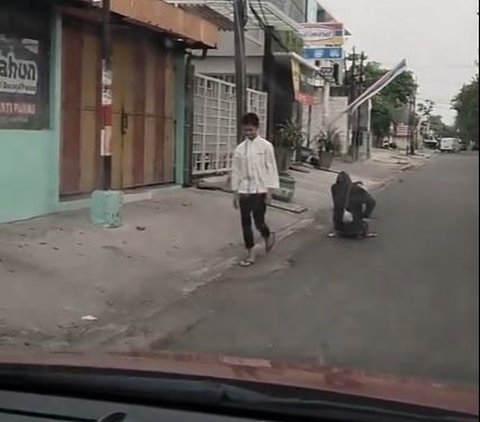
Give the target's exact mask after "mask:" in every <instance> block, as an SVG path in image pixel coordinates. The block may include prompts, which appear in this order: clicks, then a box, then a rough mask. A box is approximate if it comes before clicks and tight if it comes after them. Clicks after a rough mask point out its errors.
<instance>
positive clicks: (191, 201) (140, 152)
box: [0, 0, 479, 419]
mask: <svg viewBox="0 0 480 422" xmlns="http://www.w3.org/2000/svg"><path fill="white" fill-rule="evenodd" d="M477 56H478V4H477V1H474V0H462V1H460V2H459V1H454V0H436V1H435V2H434V1H433V0H430V1H414V0H404V1H398V0H215V1H211V0H208V1H204V0H155V1H152V0H136V1H125V0H15V1H14V0H1V1H0V365H1V364H2V362H6V361H7V360H8V362H10V363H11V362H12V360H11V359H12V356H14V357H17V358H18V359H19V360H21V361H23V362H26V361H25V359H26V360H27V361H28V365H35V363H37V364H38V365H42V362H43V364H45V362H47V361H48V362H50V364H51V365H53V366H55V364H54V362H53V361H52V360H51V359H52V356H53V357H55V356H56V357H59V356H60V354H59V353H60V352H63V353H66V354H67V356H70V362H69V365H71V364H73V363H72V362H71V361H75V359H78V362H80V361H81V358H80V356H83V355H85V354H86V355H88V356H90V355H92V354H94V355H97V354H98V355H99V354H102V355H105V354H107V355H108V356H111V358H109V359H104V360H102V361H101V362H102V366H104V367H105V366H107V367H108V366H109V365H111V366H115V365H116V363H115V362H116V359H117V358H118V354H119V353H122V354H128V355H130V356H132V361H131V362H132V366H134V367H135V365H140V363H138V362H139V361H141V360H142V359H143V358H145V357H146V356H152V355H153V356H162V357H161V359H162V362H164V361H163V359H167V358H166V357H165V356H169V358H168V359H170V361H171V362H172V368H173V367H174V368H175V371H176V372H181V370H180V368H179V367H178V365H177V364H178V361H179V359H180V358H179V357H180V356H181V359H184V361H185V362H188V365H190V364H193V362H197V363H198V362H201V361H205V360H206V361H208V362H209V363H208V364H205V365H207V367H208V368H209V369H208V371H207V372H205V371H203V370H202V371H201V374H200V373H197V369H198V368H197V367H196V369H195V371H194V370H193V367H190V366H188V365H187V364H186V365H187V366H186V367H188V368H190V369H191V371H193V372H195V374H196V375H198V376H202V377H209V376H211V377H214V378H215V377H219V378H222V377H223V378H224V377H227V378H229V379H235V380H237V381H240V380H245V379H248V381H249V382H250V381H252V377H253V375H252V373H251V372H249V371H250V370H252V371H255V374H257V375H255V376H258V377H259V378H258V382H260V379H262V382H267V383H270V384H275V385H295V386H296V387H298V388H302V389H303V390H302V392H301V394H300V393H298V392H297V393H298V394H300V395H298V394H297V393H295V392H291V395H292V398H303V397H304V396H305V394H306V393H305V389H312V390H318V391H326V390H329V389H332V388H334V389H335V391H336V392H338V393H341V392H343V393H345V394H351V395H355V394H359V393H360V392H359V390H355V388H354V386H355V385H357V384H356V383H360V384H361V385H365V386H367V384H368V388H367V387H365V388H366V389H367V390H368V393H365V394H367V395H371V396H372V397H376V398H377V399H378V398H379V397H380V396H377V395H376V394H377V393H376V391H377V390H372V389H371V388H370V387H372V385H377V384H376V383H377V381H376V380H378V379H383V377H387V378H388V380H389V383H391V384H389V385H392V387H391V389H390V390H388V397H387V396H386V395H387V393H382V394H381V398H382V399H385V400H391V402H396V401H403V402H408V403H409V404H412V405H416V406H417V405H418V406H421V405H422V403H423V404H428V405H429V406H434V407H435V406H439V407H441V406H442V403H441V401H440V400H437V399H436V398H437V394H439V393H438V391H440V390H439V389H443V388H445V391H448V393H447V392H446V393H445V397H450V398H452V397H455V399H453V398H452V399H451V401H448V400H447V399H445V400H446V401H445V402H444V404H443V407H444V408H447V407H449V406H450V407H451V408H452V410H458V408H457V407H456V405H454V404H452V403H454V402H455V403H458V401H457V398H458V397H460V392H461V394H466V395H467V396H468V397H469V400H470V398H471V397H472V396H471V395H469V394H472V392H473V393H477V392H478V370H479V368H478V354H479V337H478V332H479V324H478V321H479V319H478V318H479V313H478V293H479V292H478V276H479V272H478V270H479V265H478V264H479V260H478V253H479V250H478V245H479V238H478V229H479V227H478V221H479V210H478V189H479V185H478V176H479V167H478V165H479V160H478V141H479V130H478V118H477V117H478V92H479V91H478V61H477ZM73 352H78V353H79V355H74V354H72V353H73ZM52 354H53V355H52ZM7 356H8V359H7ZM61 356H63V355H61ZM133 356H135V357H136V358H133ZM212 356H214V357H215V359H214V360H210V359H211V358H212ZM62 359H64V358H63V357H62ZM158 359H160V358H158ZM62 362H64V361H62ZM94 362H95V361H91V360H89V361H88V365H93V366H95V365H94ZM122 362H123V361H122ZM173 362H176V363H177V364H174V363H173ZM212 362H215V363H212ZM124 363H125V362H123V363H122V365H123V364H124ZM88 365H87V366H88ZM209 365H210V366H209ZM28 367H29V368H30V366H28ZM306 367H308V368H312V369H311V373H312V374H317V375H315V376H316V378H315V381H313V380H309V382H308V383H307V382H306V380H305V379H304V378H303V376H304V372H302V371H303V370H304V368H306ZM162 368H163V369H162V370H166V368H169V366H168V365H167V366H165V367H162ZM202 368H203V367H202ZM226 368H228V369H226ZM232 368H233V369H232ZM238 368H241V369H238ZM249 368H250V369H249ZM252 368H254V369H252ZM272 368H286V369H285V373H283V372H278V373H277V372H275V371H274V369H272ZM292 368H297V369H295V370H294V369H292ZM299 368H300V369H299ZM302 368H303V369H302ZM150 369H151V368H150ZM150 369H149V370H150ZM152 370H153V371H155V370H154V369H152ZM297 370H298V371H300V372H296V371H297ZM158 371H160V370H158ZM185 371H186V370H185ZM225 371H226V372H225ZM290 371H293V372H290ZM335 371H340V373H341V374H344V375H345V374H350V373H351V374H354V375H352V376H350V375H348V377H347V375H345V377H347V378H348V382H347V381H346V380H345V379H344V378H342V379H341V381H338V380H337V381H332V378H331V374H332V373H334V374H335V373H336V372H335ZM350 371H351V372H350ZM47 372H48V370H47ZM167 372H168V371H167ZM187 372H188V371H187ZM227 372H228V374H227ZM300 373H301V374H302V375H299V374H300ZM195 374H193V373H192V374H191V375H195ZM232 374H233V375H232ZM260 374H261V375H260ZM279 374H280V375H279ZM322 374H323V375H322ZM325 374H329V375H325ZM183 375H186V374H183ZM342 376H343V375H342ZM370 377H371V378H370ZM334 378H335V377H334ZM335 379H337V378H335ZM404 379H407V380H414V381H415V383H416V384H415V385H416V386H418V385H422V386H428V394H427V393H426V392H425V394H426V395H425V396H423V395H422V396H421V397H427V396H428V397H436V398H435V400H433V399H431V400H430V399H429V400H427V399H425V400H424V399H422V398H419V397H420V395H417V396H415V397H414V395H408V398H405V397H406V396H403V395H402V394H403V393H402V394H401V393H399V391H400V390H397V389H396V387H395V388H394V387H393V385H397V384H396V383H399V385H401V383H402V380H404ZM412 382H413V381H412ZM364 383H365V384H364ZM307 384H308V385H307ZM0 386H1V380H0ZM332 386H333V387H332ZM372 388H373V387H372ZM399 388H400V387H399ZM415 388H416V387H415ZM422 388H424V387H422ZM425 388H427V387H425ZM451 389H453V390H451ZM0 390H1V388H0ZM367 390H365V391H367ZM362 391H363V390H362ZM402 391H403V390H402ZM412 391H413V390H412ZM422 391H423V390H422ZM425 391H426V390H425ZM442 391H443V390H442ZM377 392H378V391H377ZM362 394H363V393H362ZM422 394H423V393H422ZM457 394H459V395H458V396H457ZM467 396H462V397H467ZM422 400H423V401H422ZM458 400H460V399H458ZM462 400H463V399H462ZM427 402H428V403H427ZM433 403H436V404H433ZM445 403H448V405H447V404H445ZM1 407H2V401H1V399H0V408H1ZM477 409H478V404H477ZM477 413H478V410H477ZM0 419H1V417H0Z"/></svg>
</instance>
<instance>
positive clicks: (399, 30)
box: [320, 0, 478, 123]
mask: <svg viewBox="0 0 480 422" xmlns="http://www.w3.org/2000/svg"><path fill="white" fill-rule="evenodd" d="M320 4H322V5H323V6H324V7H325V8H326V9H327V10H328V11H329V12H330V13H331V14H332V15H333V16H334V17H335V19H337V20H338V21H343V22H344V23H345V26H346V27H347V28H348V29H349V30H350V32H351V33H352V34H353V37H352V38H351V40H350V41H349V43H348V44H347V46H346V47H347V48H349V49H350V48H351V47H352V46H353V45H355V47H356V48H357V50H363V51H365V53H366V55H367V56H368V58H369V59H370V60H375V61H378V62H380V63H382V64H384V65H386V66H389V67H390V66H394V65H395V64H396V63H398V62H399V61H400V60H401V59H402V58H406V59H407V64H408V66H409V69H410V70H412V71H413V72H414V73H415V74H416V76H417V81H418V84H419V95H418V96H419V98H420V100H421V99H425V98H429V99H432V100H433V101H435V103H436V110H435V112H436V113H438V114H441V115H442V116H444V121H445V122H446V123H452V122H453V119H454V117H455V112H454V111H452V110H450V105H449V104H450V100H451V99H452V97H453V96H454V95H455V94H456V93H457V92H458V90H459V89H460V88H461V86H462V85H463V83H465V82H468V81H469V80H470V78H471V77H472V76H473V75H474V74H475V71H476V67H475V61H476V60H477V57H478V16H477V11H478V0H320Z"/></svg>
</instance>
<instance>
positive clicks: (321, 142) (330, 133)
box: [316, 126, 342, 154]
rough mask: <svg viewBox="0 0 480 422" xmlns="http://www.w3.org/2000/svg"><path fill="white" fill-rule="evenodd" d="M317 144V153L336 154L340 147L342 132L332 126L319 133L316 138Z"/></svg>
mask: <svg viewBox="0 0 480 422" xmlns="http://www.w3.org/2000/svg"><path fill="white" fill-rule="evenodd" d="M316 141H317V144H318V152H319V153H320V154H321V153H322V152H328V153H331V154H338V153H339V152H340V150H341V147H342V132H341V131H340V130H339V129H337V128H335V127H332V126H329V127H327V129H325V130H322V131H320V133H319V134H318V135H317V136H316Z"/></svg>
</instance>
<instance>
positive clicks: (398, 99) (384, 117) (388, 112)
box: [364, 62, 417, 146]
mask: <svg viewBox="0 0 480 422" xmlns="http://www.w3.org/2000/svg"><path fill="white" fill-rule="evenodd" d="M387 72H388V69H385V68H384V67H382V66H381V65H380V64H379V63H377V62H368V63H367V64H366V65H365V70H364V73H365V86H366V87H367V88H368V87H369V86H370V85H372V84H373V83H374V82H375V81H377V80H378V79H379V78H380V77H381V76H383V75H384V74H385V73H387ZM416 89H417V84H416V83H415V79H414V77H413V74H412V73H411V72H405V73H402V74H401V75H400V76H398V77H397V78H396V79H394V80H393V81H392V82H391V83H390V84H389V85H387V86H386V87H385V88H384V89H383V90H382V91H381V92H380V93H378V94H377V95H376V96H375V97H373V99H372V113H371V125H372V132H373V136H374V139H375V142H376V144H377V146H378V145H379V144H380V143H381V141H382V139H383V138H384V137H386V136H389V135H390V128H391V126H392V125H395V124H396V123H398V116H399V114H400V113H399V110H400V109H401V108H403V107H404V106H405V105H406V104H408V102H409V100H410V99H411V98H412V97H413V96H414V94H415V91H416Z"/></svg>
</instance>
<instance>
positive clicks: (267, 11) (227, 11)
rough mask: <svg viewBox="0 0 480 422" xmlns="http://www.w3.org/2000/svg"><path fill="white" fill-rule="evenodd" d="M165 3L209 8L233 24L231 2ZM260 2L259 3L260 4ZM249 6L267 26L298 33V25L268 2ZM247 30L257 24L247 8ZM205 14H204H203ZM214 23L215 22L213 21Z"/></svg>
mask: <svg viewBox="0 0 480 422" xmlns="http://www.w3.org/2000/svg"><path fill="white" fill-rule="evenodd" d="M165 1H166V2H167V3H170V4H174V5H176V6H179V7H182V8H187V9H188V10H189V9H190V8H191V7H193V6H196V7H198V6H202V8H205V9H207V8H210V9H212V10H213V11H214V12H217V13H218V14H220V15H222V16H224V17H225V18H226V19H228V20H229V21H230V22H231V23H232V24H233V4H232V2H231V0H165ZM260 1H261V3H260ZM251 6H252V7H253V8H254V9H255V11H256V12H257V14H258V15H259V16H260V18H261V19H262V21H263V23H264V24H265V25H267V26H273V27H274V28H275V29H277V30H287V31H297V32H298V31H300V25H299V23H298V22H295V21H294V20H293V19H292V18H290V17H289V16H287V15H286V14H285V13H284V12H283V11H282V10H280V9H279V8H278V7H277V6H275V5H274V4H273V3H271V2H270V1H268V0H259V2H252V3H251ZM247 12H248V22H247V29H258V28H259V23H258V22H257V20H256V18H255V16H254V15H253V14H252V12H251V10H250V7H248V10H247ZM203 13H206V12H203ZM214 22H215V21H214Z"/></svg>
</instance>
